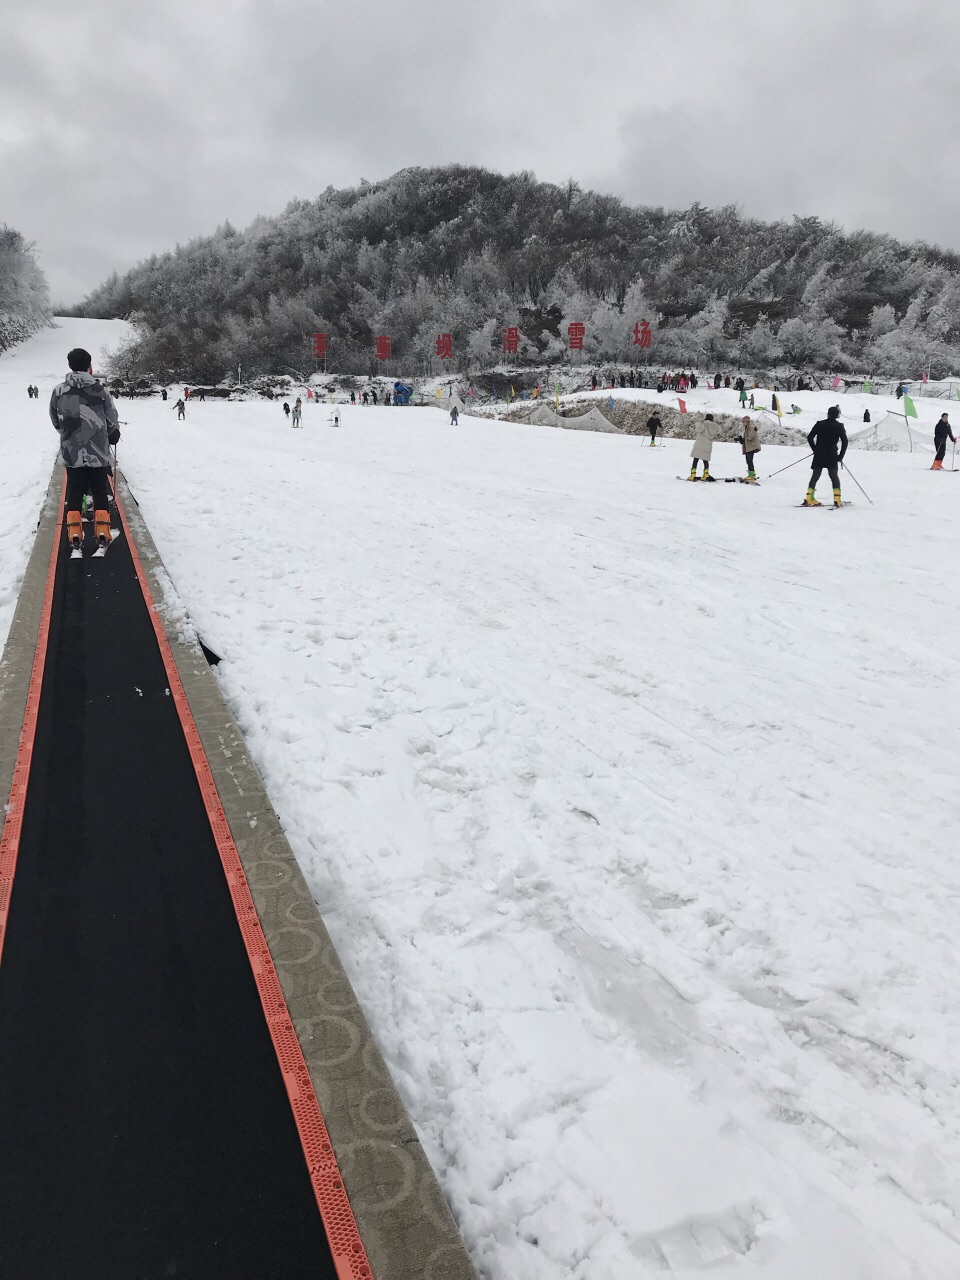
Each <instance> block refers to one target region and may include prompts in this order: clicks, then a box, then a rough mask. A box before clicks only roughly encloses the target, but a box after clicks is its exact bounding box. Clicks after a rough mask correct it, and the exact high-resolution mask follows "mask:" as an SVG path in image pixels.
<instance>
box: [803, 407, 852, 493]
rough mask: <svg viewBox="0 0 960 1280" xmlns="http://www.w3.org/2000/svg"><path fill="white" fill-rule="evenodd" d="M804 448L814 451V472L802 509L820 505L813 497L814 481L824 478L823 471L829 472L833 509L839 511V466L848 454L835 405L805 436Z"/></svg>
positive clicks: (845, 434) (845, 437)
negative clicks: (807, 447)
mask: <svg viewBox="0 0 960 1280" xmlns="http://www.w3.org/2000/svg"><path fill="white" fill-rule="evenodd" d="M807 444H809V446H810V448H811V449H812V450H813V471H812V473H811V475H810V484H809V487H808V488H807V496H806V497H805V498H804V500H803V505H804V506H805V507H819V506H820V505H821V503H819V502H818V501H817V499H816V497H815V490H816V487H817V481H818V480H819V479H820V477H821V476H822V475H823V473H824V471H827V472H829V474H830V479H831V480H832V481H833V505H834V506H835V507H842V506H843V502H842V501H841V499H840V470H839V467H840V464H841V463H842V462H843V455H844V454H845V453H846V452H847V433H846V431H845V430H844V428H843V423H842V422H841V421H840V408H839V406H838V405H834V406H833V407H832V408H830V409H828V410H827V416H826V417H825V418H823V419H821V421H820V422H816V423H814V426H813V430H812V431H811V432H810V434H809V435H808V436H807Z"/></svg>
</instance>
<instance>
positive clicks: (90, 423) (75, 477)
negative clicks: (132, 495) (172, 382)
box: [50, 347, 120, 555]
mask: <svg viewBox="0 0 960 1280" xmlns="http://www.w3.org/2000/svg"><path fill="white" fill-rule="evenodd" d="M67 364H68V365H69V366H70V372H69V373H68V374H67V376H66V379H65V380H64V381H63V382H61V383H60V385H59V386H58V387H56V388H55V389H54V392H53V395H52V396H51V397H50V421H51V422H52V423H53V425H54V427H55V428H56V430H57V432H58V433H59V435H60V456H61V457H62V458H63V465H64V466H65V467H66V469H67V496H66V502H65V506H66V509H67V541H68V542H69V543H70V546H71V548H72V549H73V551H74V553H75V554H76V555H80V553H81V548H82V546H83V518H82V516H81V514H80V512H81V507H82V505H83V499H84V495H85V494H86V492H87V489H88V488H89V490H90V492H91V493H92V495H93V505H94V517H93V519H94V531H95V535H96V539H97V545H98V547H99V548H100V550H102V551H105V550H106V548H107V547H108V546H109V545H110V510H109V507H108V504H107V471H108V469H109V467H110V463H111V458H110V446H111V445H112V444H116V443H117V441H118V440H119V439H120V428H119V426H118V422H119V418H118V416H117V407H116V405H115V404H114V403H113V400H112V399H111V398H110V393H109V392H108V391H106V390H105V389H104V387H103V385H102V383H100V382H99V381H98V379H96V378H95V377H94V376H93V358H92V356H91V355H90V352H89V351H84V350H83V348H82V347H75V348H74V350H73V351H71V352H70V353H69V354H68V356H67Z"/></svg>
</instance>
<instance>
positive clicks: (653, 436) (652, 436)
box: [647, 427, 657, 444]
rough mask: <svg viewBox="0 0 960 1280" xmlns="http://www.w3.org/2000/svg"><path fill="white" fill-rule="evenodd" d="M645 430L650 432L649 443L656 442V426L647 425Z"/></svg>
mask: <svg viewBox="0 0 960 1280" xmlns="http://www.w3.org/2000/svg"><path fill="white" fill-rule="evenodd" d="M647 430H648V431H649V432H650V443H651V444H656V443H657V428H656V427H647Z"/></svg>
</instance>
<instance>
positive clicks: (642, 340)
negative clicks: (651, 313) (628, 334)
mask: <svg viewBox="0 0 960 1280" xmlns="http://www.w3.org/2000/svg"><path fill="white" fill-rule="evenodd" d="M633 345H634V346H635V347H649V346H652V345H653V334H652V332H651V331H650V321H649V320H641V321H640V322H639V324H635V325H634V326H633Z"/></svg>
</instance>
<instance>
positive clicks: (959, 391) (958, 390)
mask: <svg viewBox="0 0 960 1280" xmlns="http://www.w3.org/2000/svg"><path fill="white" fill-rule="evenodd" d="M957 399H958V400H960V387H957Z"/></svg>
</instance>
